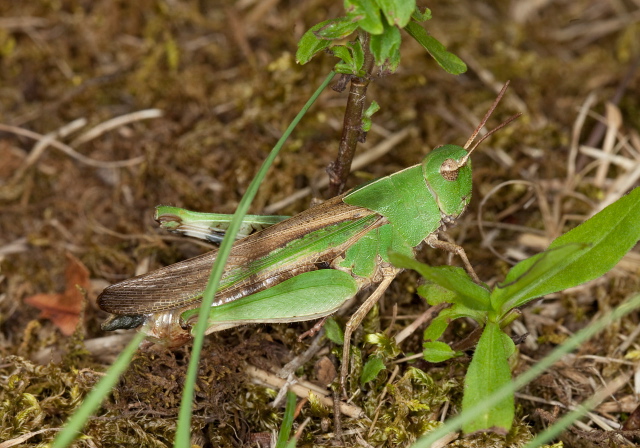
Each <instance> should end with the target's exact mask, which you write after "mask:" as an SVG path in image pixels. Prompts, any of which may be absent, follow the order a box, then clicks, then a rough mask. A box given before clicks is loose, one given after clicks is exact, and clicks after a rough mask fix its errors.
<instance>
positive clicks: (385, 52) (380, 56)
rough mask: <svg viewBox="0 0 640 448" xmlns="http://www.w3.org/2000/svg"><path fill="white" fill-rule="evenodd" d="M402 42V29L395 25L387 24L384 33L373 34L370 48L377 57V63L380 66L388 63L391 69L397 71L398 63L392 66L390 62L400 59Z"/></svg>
mask: <svg viewBox="0 0 640 448" xmlns="http://www.w3.org/2000/svg"><path fill="white" fill-rule="evenodd" d="M400 42H402V37H401V36H400V30H398V28H396V27H393V26H389V25H385V27H384V33H381V34H377V35H373V34H372V35H371V37H370V41H369V48H370V49H371V53H372V54H373V57H374V58H375V61H376V64H377V65H380V66H383V65H387V66H388V69H389V70H390V71H395V69H396V68H398V66H397V64H396V65H395V66H391V63H390V62H395V61H398V62H399V61H400V57H399V53H400ZM396 53H397V54H396Z"/></svg>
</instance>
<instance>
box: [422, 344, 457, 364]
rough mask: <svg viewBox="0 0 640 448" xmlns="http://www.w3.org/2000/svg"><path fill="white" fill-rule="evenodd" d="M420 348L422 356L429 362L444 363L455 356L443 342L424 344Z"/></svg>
mask: <svg viewBox="0 0 640 448" xmlns="http://www.w3.org/2000/svg"><path fill="white" fill-rule="evenodd" d="M422 346H423V348H424V350H423V351H422V355H423V356H424V359H426V360H427V361H429V362H444V361H447V360H449V359H451V358H453V357H455V356H456V352H455V351H454V350H453V349H452V348H451V347H449V345H448V344H445V343H444V342H439V341H432V342H425V343H424V344H422Z"/></svg>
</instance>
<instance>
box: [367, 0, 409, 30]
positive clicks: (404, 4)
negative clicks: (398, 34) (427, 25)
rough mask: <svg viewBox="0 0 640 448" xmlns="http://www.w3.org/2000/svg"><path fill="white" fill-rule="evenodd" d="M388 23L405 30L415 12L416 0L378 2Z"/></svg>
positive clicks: (379, 0)
mask: <svg viewBox="0 0 640 448" xmlns="http://www.w3.org/2000/svg"><path fill="white" fill-rule="evenodd" d="M376 2H377V3H378V5H379V6H380V9H381V10H382V13H383V14H384V16H385V18H386V19H387V22H389V24H391V25H396V26H398V27H400V28H404V27H405V26H406V25H407V23H409V20H411V15H412V14H413V13H414V12H415V9H416V2H415V0H376Z"/></svg>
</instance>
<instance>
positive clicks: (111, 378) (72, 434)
mask: <svg viewBox="0 0 640 448" xmlns="http://www.w3.org/2000/svg"><path fill="white" fill-rule="evenodd" d="M146 333H147V332H146V328H143V329H142V330H140V331H139V332H138V333H136V335H135V336H134V337H133V339H132V340H131V342H129V344H128V345H127V346H126V347H125V349H124V350H123V351H122V353H120V355H119V356H118V358H117V359H116V361H115V362H114V363H113V365H112V366H111V367H110V368H109V370H107V373H106V375H105V376H104V377H102V379H101V380H100V381H98V384H96V385H95V387H94V388H93V390H92V391H91V392H90V393H89V395H87V397H86V398H85V399H84V401H83V402H82V404H81V405H80V407H79V408H78V409H77V410H76V412H74V413H73V415H72V416H71V418H69V420H68V421H67V423H66V424H65V426H64V428H63V429H62V431H60V432H59V433H58V436H57V437H56V438H55V439H54V441H53V444H52V445H51V448H64V447H66V446H69V445H70V444H71V442H73V440H74V439H75V438H76V437H77V436H78V434H79V432H80V430H81V429H82V427H83V426H84V424H85V423H86V421H87V420H88V419H89V417H91V415H92V414H93V413H94V411H95V410H96V409H97V408H98V406H100V403H102V400H104V398H105V397H106V396H107V395H109V392H111V388H112V387H113V386H115V384H116V383H117V382H118V379H119V378H120V375H121V374H122V372H124V371H125V370H126V369H127V367H129V362H130V361H131V358H133V355H134V353H135V352H136V350H137V349H138V346H139V345H140V343H141V342H142V340H143V339H144V337H145V336H146Z"/></svg>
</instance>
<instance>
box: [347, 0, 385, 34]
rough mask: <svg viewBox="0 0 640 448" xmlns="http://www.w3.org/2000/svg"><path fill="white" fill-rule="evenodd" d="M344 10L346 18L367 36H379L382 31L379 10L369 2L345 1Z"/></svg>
mask: <svg viewBox="0 0 640 448" xmlns="http://www.w3.org/2000/svg"><path fill="white" fill-rule="evenodd" d="M344 9H345V11H346V12H347V17H348V18H349V19H351V20H353V21H354V22H357V24H358V26H359V27H360V28H362V29H363V30H364V31H366V32H367V33H369V34H380V33H382V32H383V31H384V26H383V25H382V16H381V14H380V8H379V7H378V6H377V5H376V3H375V2H373V1H371V0H345V2H344Z"/></svg>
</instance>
